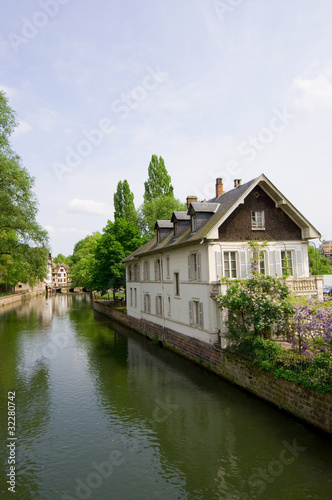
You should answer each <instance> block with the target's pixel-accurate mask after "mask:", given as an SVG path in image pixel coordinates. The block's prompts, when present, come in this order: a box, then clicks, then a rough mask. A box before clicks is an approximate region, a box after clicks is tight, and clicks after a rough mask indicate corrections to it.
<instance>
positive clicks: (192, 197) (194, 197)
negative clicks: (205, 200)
mask: <svg viewBox="0 0 332 500" xmlns="http://www.w3.org/2000/svg"><path fill="white" fill-rule="evenodd" d="M196 201H197V196H187V208H189V207H190V203H195V202H196Z"/></svg>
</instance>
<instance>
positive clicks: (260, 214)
mask: <svg viewBox="0 0 332 500" xmlns="http://www.w3.org/2000/svg"><path fill="white" fill-rule="evenodd" d="M251 228H252V229H254V230H255V229H261V230H262V229H265V217H264V210H260V211H255V210H252V211H251Z"/></svg>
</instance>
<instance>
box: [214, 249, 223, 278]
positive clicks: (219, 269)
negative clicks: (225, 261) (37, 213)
mask: <svg viewBox="0 0 332 500" xmlns="http://www.w3.org/2000/svg"><path fill="white" fill-rule="evenodd" d="M214 255H215V259H216V275H217V281H218V280H220V279H221V278H222V255H221V252H215V254H214Z"/></svg>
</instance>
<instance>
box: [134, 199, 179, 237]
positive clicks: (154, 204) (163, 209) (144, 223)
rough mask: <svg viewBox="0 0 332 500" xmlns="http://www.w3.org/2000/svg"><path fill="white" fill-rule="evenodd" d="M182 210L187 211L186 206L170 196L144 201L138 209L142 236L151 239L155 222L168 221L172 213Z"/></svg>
mask: <svg viewBox="0 0 332 500" xmlns="http://www.w3.org/2000/svg"><path fill="white" fill-rule="evenodd" d="M182 210H187V206H186V204H184V203H182V202H181V201H180V200H177V199H176V198H174V196H171V195H168V196H161V197H159V198H155V199H153V200H151V201H145V202H144V203H143V205H141V207H140V209H139V214H138V218H139V227H140V229H141V231H142V233H143V234H146V235H148V236H150V237H151V236H153V235H154V226H155V223H156V220H170V219H171V217H172V214H173V212H175V211H182Z"/></svg>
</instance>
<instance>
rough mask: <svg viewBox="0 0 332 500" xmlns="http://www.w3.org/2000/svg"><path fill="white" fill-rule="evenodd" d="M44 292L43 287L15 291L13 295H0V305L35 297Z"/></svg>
mask: <svg viewBox="0 0 332 500" xmlns="http://www.w3.org/2000/svg"><path fill="white" fill-rule="evenodd" d="M44 293H45V289H44V290H43V289H40V290H35V291H33V292H23V293H17V294H15V295H9V296H8V297H0V307H1V306H5V305H7V304H13V303H15V302H17V303H19V302H24V301H25V300H27V299H29V298H31V297H36V296H37V295H42V294H44Z"/></svg>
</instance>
